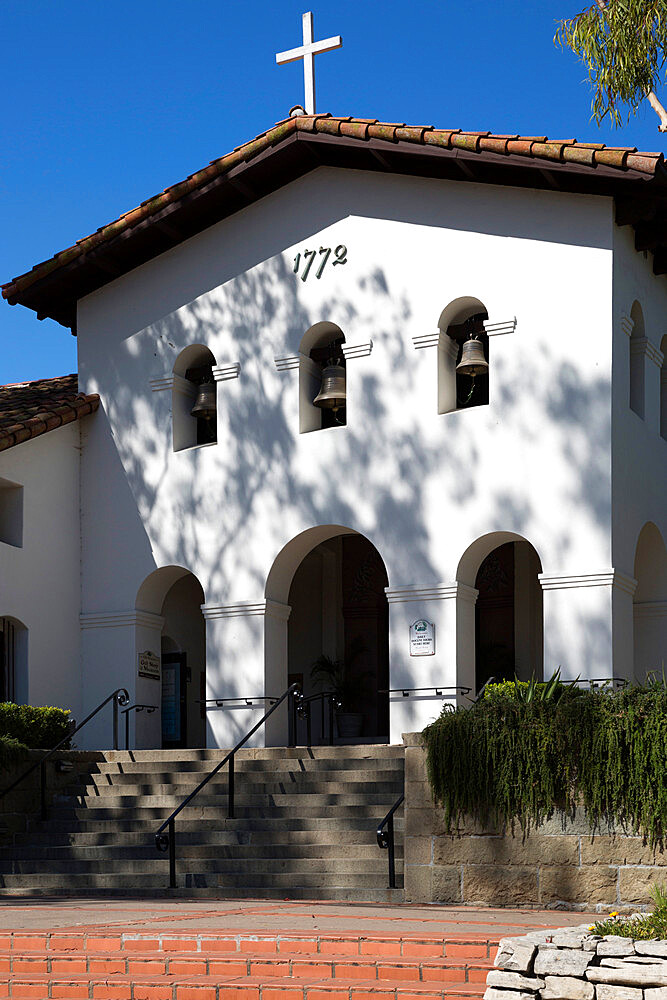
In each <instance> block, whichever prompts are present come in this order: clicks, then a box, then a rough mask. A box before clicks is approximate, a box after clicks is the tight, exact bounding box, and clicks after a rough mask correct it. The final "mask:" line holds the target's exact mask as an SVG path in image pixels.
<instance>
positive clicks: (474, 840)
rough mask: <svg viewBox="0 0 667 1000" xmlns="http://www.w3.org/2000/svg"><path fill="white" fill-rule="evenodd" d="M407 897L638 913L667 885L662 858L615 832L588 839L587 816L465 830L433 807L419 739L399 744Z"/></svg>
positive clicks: (410, 738)
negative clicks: (524, 827)
mask: <svg viewBox="0 0 667 1000" xmlns="http://www.w3.org/2000/svg"><path fill="white" fill-rule="evenodd" d="M404 739H405V743H406V751H405V755H406V756H405V806H404V815H405V898H406V901H408V902H413V903H471V904H472V903H475V904H480V903H481V904H488V905H489V906H534V907H541V908H545V907H558V908H562V909H581V910H584V909H586V910H588V909H595V908H597V909H598V910H600V911H604V910H605V909H606V910H618V911H619V912H624V911H626V910H637V909H641V907H642V906H645V905H646V904H648V903H650V901H651V895H650V893H651V888H652V886H653V885H654V884H655V883H656V882H667V854H666V853H665V852H663V851H661V850H659V849H655V850H652V849H651V848H649V846H648V844H645V843H644V841H643V840H642V838H641V837H634V836H628V835H627V834H624V833H623V832H622V830H619V829H615V830H614V829H605V830H602V831H599V832H598V833H597V834H596V835H595V836H592V835H591V831H590V826H589V824H588V820H587V818H586V815H585V814H584V813H583V811H581V812H580V813H579V814H578V815H576V816H575V817H574V818H570V817H564V816H555V817H553V818H552V819H551V820H549V821H548V822H546V823H543V824H542V825H541V826H540V827H538V828H536V829H535V830H534V831H531V833H530V834H529V835H528V836H526V837H525V838H523V837H522V834H521V831H520V830H519V829H517V830H516V831H515V833H514V835H513V834H512V832H511V831H508V830H496V829H493V828H482V827H480V826H478V825H476V824H475V823H473V822H468V823H463V824H462V825H461V826H460V828H459V829H458V830H457V831H456V833H455V834H454V835H452V834H448V833H447V830H446V829H445V824H444V816H443V811H442V809H440V808H436V807H435V806H434V804H433V799H432V796H431V789H430V785H429V783H428V780H427V776H426V754H425V751H424V749H423V748H422V746H421V741H420V737H419V734H416V733H415V734H410V735H408V736H406V737H404Z"/></svg>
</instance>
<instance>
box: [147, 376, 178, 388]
mask: <svg viewBox="0 0 667 1000" xmlns="http://www.w3.org/2000/svg"><path fill="white" fill-rule="evenodd" d="M148 384H149V386H150V387H151V391H152V392H162V391H163V389H173V387H174V376H173V375H160V376H159V377H158V378H149V380H148Z"/></svg>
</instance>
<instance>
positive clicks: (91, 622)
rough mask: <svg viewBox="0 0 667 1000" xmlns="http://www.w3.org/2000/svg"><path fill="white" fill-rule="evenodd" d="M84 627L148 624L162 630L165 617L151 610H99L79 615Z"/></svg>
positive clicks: (118, 626)
mask: <svg viewBox="0 0 667 1000" xmlns="http://www.w3.org/2000/svg"><path fill="white" fill-rule="evenodd" d="M79 623H80V625H81V628H82V629H84V628H85V629H88V628H125V627H127V626H128V625H146V626H147V627H148V628H159V629H160V630H162V628H163V626H164V623H165V619H164V618H163V617H162V616H161V615H154V614H152V612H150V611H97V612H93V613H91V614H84V615H79Z"/></svg>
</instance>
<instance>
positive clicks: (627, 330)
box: [621, 313, 635, 337]
mask: <svg viewBox="0 0 667 1000" xmlns="http://www.w3.org/2000/svg"><path fill="white" fill-rule="evenodd" d="M634 328H635V321H634V320H633V319H630V317H629V316H626V315H625V313H624V314H623V315H622V316H621V330H622V331H623V333H624V334H625V335H626V337H631V336H632V331H633V330H634Z"/></svg>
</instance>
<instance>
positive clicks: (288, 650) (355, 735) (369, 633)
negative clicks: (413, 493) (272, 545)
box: [266, 525, 389, 743]
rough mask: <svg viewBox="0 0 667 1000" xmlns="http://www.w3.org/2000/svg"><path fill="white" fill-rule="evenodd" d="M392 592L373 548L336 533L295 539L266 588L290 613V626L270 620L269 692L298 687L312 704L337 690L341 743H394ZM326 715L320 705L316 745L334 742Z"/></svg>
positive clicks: (333, 528) (329, 530) (333, 529)
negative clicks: (391, 732) (391, 711)
mask: <svg viewBox="0 0 667 1000" xmlns="http://www.w3.org/2000/svg"><path fill="white" fill-rule="evenodd" d="M387 585H388V580H387V571H386V569H385V565H384V562H383V560H382V557H381V556H380V554H379V552H378V551H377V549H376V548H375V546H374V545H373V544H372V543H371V542H370V541H369V540H368V539H367V538H365V537H364V536H363V535H361V534H359V533H358V532H355V531H351V530H350V529H346V528H342V527H340V526H337V525H327V526H322V527H320V528H315V529H311V531H308V532H304V533H303V534H302V535H299V536H297V537H296V538H295V539H293V540H292V542H291V543H290V544H289V545H287V546H286V547H285V549H283V551H282V552H281V553H280V555H279V556H278V558H277V559H276V561H275V563H274V566H273V567H272V570H271V573H270V574H269V578H268V580H267V597H269V596H270V597H271V598H272V599H273V600H274V601H277V602H280V603H281V604H282V605H284V604H287V605H289V608H290V609H291V610H290V612H289V618H288V619H287V620H285V618H284V617H283V618H282V620H280V621H278V620H277V619H276V618H275V617H274V618H267V646H266V651H267V652H266V655H267V661H266V666H267V690H269V689H271V690H273V689H275V690H284V687H285V686H286V685H287V683H295V682H297V683H299V684H300V685H301V688H302V690H303V692H304V694H305V696H306V697H310V696H311V695H315V696H317V695H318V694H321V693H322V692H324V691H327V690H336V691H337V693H338V694H339V697H340V698H341V700H342V702H343V704H342V707H341V710H340V712H339V713H337V718H336V722H335V727H334V732H333V738H334V741H335V742H336V743H384V742H388V740H389V695H388V688H389V611H388V604H387V597H386V594H385V587H387ZM278 624H280V625H282V627H283V630H284V631H283V632H282V636H280V635H278V634H277V632H276V627H277V625H278ZM269 630H271V631H269ZM281 642H282V643H283V644H284V645H283V647H282V651H283V653H284V657H283V658H282V660H281V656H280V653H281ZM318 668H319V669H318ZM277 672H279V673H280V674H282V681H281V679H279V677H278V676H276V673H277ZM322 708H323V704H322V702H321V701H320V700H318V699H317V698H316V700H315V701H313V702H312V708H311V726H312V731H311V736H312V740H313V742H314V743H318V742H328V739H329V736H330V732H329V722H328V715H327V712H326V702H325V703H324V708H325V711H324V712H322ZM352 717H356V718H352ZM297 736H298V737H299V738H300V737H301V736H303V734H302V733H299V734H297Z"/></svg>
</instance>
